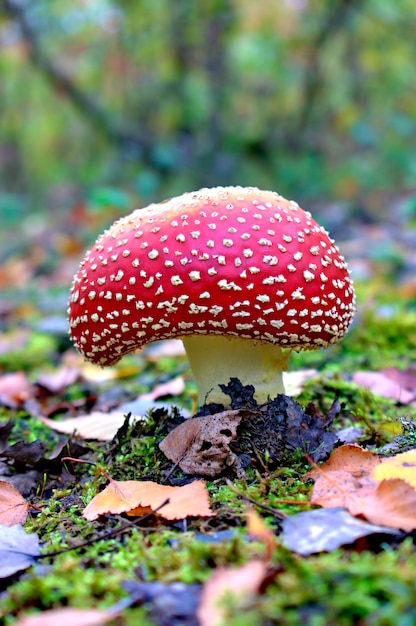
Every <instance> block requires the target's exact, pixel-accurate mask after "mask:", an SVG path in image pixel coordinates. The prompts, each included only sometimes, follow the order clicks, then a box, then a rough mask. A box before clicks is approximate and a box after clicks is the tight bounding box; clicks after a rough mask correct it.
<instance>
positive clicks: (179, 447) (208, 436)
mask: <svg viewBox="0 0 416 626" xmlns="http://www.w3.org/2000/svg"><path fill="white" fill-rule="evenodd" d="M241 420H242V415H241V413H240V411H223V412H222V413H216V414H215V415H208V416H207V417H194V418H192V419H189V420H186V421H185V422H183V423H182V424H180V425H179V426H177V428H175V429H174V430H173V431H172V432H171V433H169V435H167V436H166V437H165V439H163V441H161V443H160V444H159V448H160V449H161V450H162V452H163V454H164V455H165V456H167V458H168V459H170V460H171V461H173V462H174V463H177V464H178V465H179V467H180V468H181V470H182V471H183V472H184V473H185V474H199V475H203V476H216V475H217V474H220V473H221V472H223V471H224V470H225V469H227V467H231V466H233V465H234V464H235V463H236V456H235V455H234V454H233V453H232V452H231V450H230V448H229V443H230V442H231V441H232V440H233V439H235V437H236V434H237V427H238V425H239V424H240V422H241Z"/></svg>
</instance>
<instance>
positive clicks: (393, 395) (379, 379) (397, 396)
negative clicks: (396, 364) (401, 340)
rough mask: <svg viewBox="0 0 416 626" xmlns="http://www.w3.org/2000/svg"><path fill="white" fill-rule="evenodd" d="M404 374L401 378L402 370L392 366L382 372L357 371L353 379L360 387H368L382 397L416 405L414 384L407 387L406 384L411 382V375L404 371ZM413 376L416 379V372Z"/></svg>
mask: <svg viewBox="0 0 416 626" xmlns="http://www.w3.org/2000/svg"><path fill="white" fill-rule="evenodd" d="M402 375H403V376H402V378H401V377H400V370H396V369H395V368H391V369H388V370H382V371H380V372H371V371H368V372H367V371H362V372H356V373H355V374H354V375H353V377H352V380H353V381H354V382H355V383H356V384H357V385H360V387H366V388H367V389H369V390H370V391H372V392H373V393H375V394H377V395H378V396H381V397H382V398H389V399H390V400H395V401H396V402H400V404H412V405H415V404H416V392H415V390H414V386H413V387H411V388H407V387H406V384H408V383H409V379H410V375H407V376H405V373H402ZM413 378H414V379H415V380H416V376H414V374H413ZM413 385H414V382H413Z"/></svg>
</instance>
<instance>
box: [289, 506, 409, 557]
mask: <svg viewBox="0 0 416 626" xmlns="http://www.w3.org/2000/svg"><path fill="white" fill-rule="evenodd" d="M282 527H283V545H284V546H286V548H288V549H289V550H293V552H297V553H298V554H301V555H302V556H309V555H310V554H316V553H318V552H332V551H333V550H337V549H338V548H340V547H341V546H345V545H348V544H352V543H354V541H356V540H357V539H360V538H362V537H367V536H369V535H374V534H381V535H396V534H397V531H396V530H393V529H392V528H386V527H385V526H377V525H374V524H369V523H367V522H365V521H364V520H360V519H357V518H356V517H354V516H353V515H351V513H349V512H348V511H346V510H345V509H344V508H341V507H334V508H325V509H318V510H316V511H303V512H301V513H297V514H296V515H288V516H287V517H286V519H284V520H283V522H282Z"/></svg>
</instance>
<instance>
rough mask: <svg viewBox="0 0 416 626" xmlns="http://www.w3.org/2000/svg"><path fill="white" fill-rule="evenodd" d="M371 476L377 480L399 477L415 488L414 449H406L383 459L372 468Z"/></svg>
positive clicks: (415, 456)
mask: <svg viewBox="0 0 416 626" xmlns="http://www.w3.org/2000/svg"><path fill="white" fill-rule="evenodd" d="M371 478H373V480H377V481H380V480H384V479H390V478H401V479H402V480H404V481H405V482H407V483H408V484H409V485H410V486H411V487H413V489H416V450H408V451H407V452H402V453H401V454H396V455H395V456H393V457H389V458H386V459H383V462H382V463H380V465H377V466H376V467H375V468H374V469H373V471H372V473H371Z"/></svg>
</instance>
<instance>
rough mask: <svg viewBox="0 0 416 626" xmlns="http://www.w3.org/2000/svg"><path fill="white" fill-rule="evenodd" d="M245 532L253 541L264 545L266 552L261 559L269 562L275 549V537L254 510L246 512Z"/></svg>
mask: <svg viewBox="0 0 416 626" xmlns="http://www.w3.org/2000/svg"><path fill="white" fill-rule="evenodd" d="M247 532H248V534H249V535H250V536H251V537H253V538H254V539H257V540H258V541H262V542H263V543H264V545H265V547H266V550H265V553H264V557H263V558H264V560H265V561H269V560H270V559H271V556H272V554H273V551H274V549H275V547H276V537H275V536H274V533H273V531H271V530H270V528H267V526H266V524H265V523H264V521H263V519H262V518H261V517H260V515H259V514H258V513H256V511H255V510H254V509H248V511H247Z"/></svg>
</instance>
